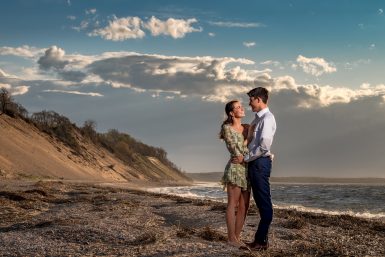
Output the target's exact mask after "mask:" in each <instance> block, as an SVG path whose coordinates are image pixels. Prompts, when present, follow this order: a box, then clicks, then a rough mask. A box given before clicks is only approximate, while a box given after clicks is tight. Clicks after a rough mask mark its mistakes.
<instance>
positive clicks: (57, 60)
mask: <svg viewBox="0 0 385 257" xmlns="http://www.w3.org/2000/svg"><path fill="white" fill-rule="evenodd" d="M64 55H65V51H64V50H63V49H62V48H60V47H57V46H51V47H50V48H48V49H47V50H46V51H45V53H44V55H43V56H41V57H40V58H39V60H38V62H37V63H38V64H39V67H40V68H41V69H43V70H49V69H52V68H54V69H63V68H64V67H65V66H66V65H67V64H68V63H69V62H68V61H67V60H64V59H63V57H64Z"/></svg>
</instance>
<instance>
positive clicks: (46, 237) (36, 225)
mask: <svg viewBox="0 0 385 257" xmlns="http://www.w3.org/2000/svg"><path fill="white" fill-rule="evenodd" d="M23 183H25V182H20V183H19V184H18V185H12V182H10V184H8V186H6V187H4V186H3V187H2V189H1V190H0V204H2V206H3V208H2V209H1V210H0V242H1V244H0V255H7V256H20V255H23V256H25V255H50V256H62V255H76V256H79V255H123V256H170V255H173V256H293V255H295V256H325V255H328V256H344V255H349V256H364V255H368V256H384V255H385V249H384V248H383V245H385V223H383V222H378V221H375V220H371V219H364V218H357V217H352V216H348V215H338V216H331V215H326V214H315V213H306V212H301V211H296V210H287V209H284V210H283V209H277V208H275V209H274V211H275V216H274V220H273V224H272V227H271V232H270V241H271V245H272V246H271V248H270V249H269V250H267V251H266V252H264V253H256V252H249V251H241V250H237V249H234V248H232V247H229V246H227V245H226V224H225V220H224V214H225V210H226V204H225V203H220V202H213V201H210V200H199V199H189V198H186V197H178V196H172V195H164V194H158V193H150V192H146V191H143V190H142V189H143V188H139V189H138V188H120V187H109V186H107V185H99V184H98V183H96V184H92V183H87V184H85V183H72V182H66V181H54V182H53V181H38V182H34V181H33V182H31V181H30V182H26V183H25V184H24V185H23ZM5 184H7V183H6V182H4V181H2V185H5ZM257 222H258V213H257V210H256V208H255V206H252V207H251V208H250V210H249V213H248V217H247V220H246V223H245V227H244V231H243V234H242V238H243V239H245V240H246V241H249V240H250V239H251V238H252V236H253V233H254V231H255V229H256V225H257V224H258V223H257Z"/></svg>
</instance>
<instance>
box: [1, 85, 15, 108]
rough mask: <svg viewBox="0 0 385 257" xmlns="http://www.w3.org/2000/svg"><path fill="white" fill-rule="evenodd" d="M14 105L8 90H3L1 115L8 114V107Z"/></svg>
mask: <svg viewBox="0 0 385 257" xmlns="http://www.w3.org/2000/svg"><path fill="white" fill-rule="evenodd" d="M11 103H12V97H11V94H10V93H9V92H8V90H7V89H5V88H2V89H1V91H0V115H1V114H3V113H6V111H7V107H8V106H9V105H10V104H11Z"/></svg>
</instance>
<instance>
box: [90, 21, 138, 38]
mask: <svg viewBox="0 0 385 257" xmlns="http://www.w3.org/2000/svg"><path fill="white" fill-rule="evenodd" d="M141 22H142V21H141V19H140V18H139V17H127V18H120V19H118V18H117V17H114V18H113V20H112V21H109V25H108V26H107V27H104V28H101V29H96V30H94V31H92V32H91V33H89V34H88V35H89V36H100V37H102V38H104V39H107V40H112V41H123V40H126V39H131V38H134V39H135V38H143V37H144V36H145V32H144V31H143V30H142V29H141Z"/></svg>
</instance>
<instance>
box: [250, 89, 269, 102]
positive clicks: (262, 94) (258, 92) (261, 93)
mask: <svg viewBox="0 0 385 257" xmlns="http://www.w3.org/2000/svg"><path fill="white" fill-rule="evenodd" d="M247 95H248V96H249V97H254V99H255V98H257V97H259V98H261V99H262V102H264V103H265V104H266V103H267V100H268V99H269V91H268V90H267V89H266V88H264V87H256V88H253V89H251V90H250V91H249V92H248V93H247Z"/></svg>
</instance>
